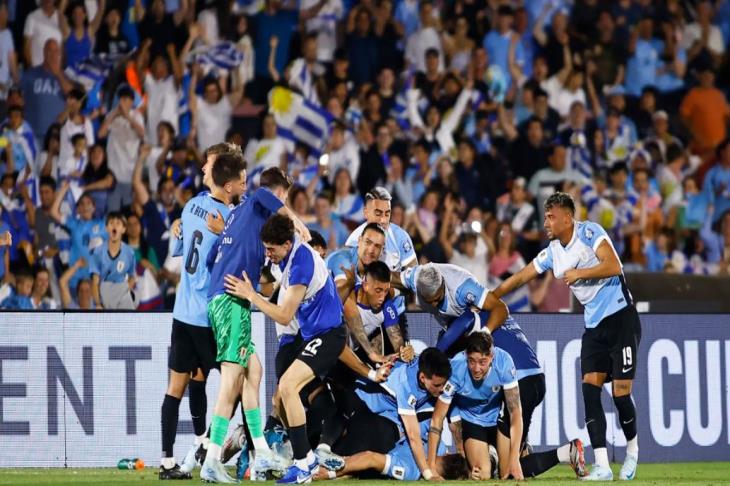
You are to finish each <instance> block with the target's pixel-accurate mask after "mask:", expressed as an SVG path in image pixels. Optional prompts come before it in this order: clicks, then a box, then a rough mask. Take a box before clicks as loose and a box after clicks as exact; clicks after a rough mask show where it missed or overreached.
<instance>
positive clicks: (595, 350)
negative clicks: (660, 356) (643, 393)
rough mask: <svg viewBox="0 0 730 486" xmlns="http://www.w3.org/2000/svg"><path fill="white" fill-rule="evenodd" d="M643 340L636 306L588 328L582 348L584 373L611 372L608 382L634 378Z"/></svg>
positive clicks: (582, 371)
mask: <svg viewBox="0 0 730 486" xmlns="http://www.w3.org/2000/svg"><path fill="white" fill-rule="evenodd" d="M640 341H641V321H639V313H638V312H636V309H635V308H634V306H633V305H629V306H626V307H624V308H623V309H621V310H620V311H618V312H616V313H615V314H611V315H610V316H608V317H605V318H604V319H603V320H602V321H601V322H599V323H598V326H596V327H594V328H593V329H586V331H585V332H584V333H583V343H582V345H581V349H580V368H581V373H582V374H583V375H585V374H586V373H593V372H599V373H607V374H608V377H607V379H606V381H611V380H633V379H634V376H636V359H637V358H638V356H637V354H638V349H639V342H640Z"/></svg>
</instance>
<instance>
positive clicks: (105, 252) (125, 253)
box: [89, 242, 137, 283]
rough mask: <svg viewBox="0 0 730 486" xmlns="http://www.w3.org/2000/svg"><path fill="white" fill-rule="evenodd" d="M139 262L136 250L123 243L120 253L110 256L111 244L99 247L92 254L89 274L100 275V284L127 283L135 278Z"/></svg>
mask: <svg viewBox="0 0 730 486" xmlns="http://www.w3.org/2000/svg"><path fill="white" fill-rule="evenodd" d="M136 265H137V262H136V260H135V258H134V250H132V248H131V247H130V246H129V245H127V244H126V243H124V242H122V246H121V247H120V248H119V253H117V254H116V255H115V256H113V257H112V256H111V255H110V254H109V243H105V244H103V245H99V246H97V247H96V248H94V250H93V251H92V252H91V260H90V261H89V273H91V275H98V276H99V281H100V282H112V283H125V282H126V281H127V280H128V278H129V277H134V267H135V266H136Z"/></svg>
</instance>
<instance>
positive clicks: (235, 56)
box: [192, 41, 243, 71]
mask: <svg viewBox="0 0 730 486" xmlns="http://www.w3.org/2000/svg"><path fill="white" fill-rule="evenodd" d="M192 54H193V61H194V62H195V63H197V64H200V65H201V66H203V69H204V70H206V71H208V70H210V69H211V68H214V67H215V68H218V69H225V70H226V71H232V70H233V69H235V68H237V67H238V66H239V65H240V64H241V63H242V62H243V52H241V51H240V50H238V48H237V47H236V44H234V43H233V42H228V41H226V42H219V43H218V44H216V45H214V46H211V47H203V48H200V49H196V50H195V51H193V53H192Z"/></svg>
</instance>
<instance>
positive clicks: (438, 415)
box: [428, 400, 449, 471]
mask: <svg viewBox="0 0 730 486" xmlns="http://www.w3.org/2000/svg"><path fill="white" fill-rule="evenodd" d="M448 411H449V404H448V403H446V402H444V401H443V400H436V405H435V406H434V408H433V415H432V416H431V427H429V429H428V468H429V469H431V471H435V470H436V453H437V452H438V448H439V447H438V446H439V442H440V441H441V431H442V428H443V426H444V419H445V418H446V414H447V413H448Z"/></svg>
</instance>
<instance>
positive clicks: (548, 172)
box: [527, 144, 588, 220]
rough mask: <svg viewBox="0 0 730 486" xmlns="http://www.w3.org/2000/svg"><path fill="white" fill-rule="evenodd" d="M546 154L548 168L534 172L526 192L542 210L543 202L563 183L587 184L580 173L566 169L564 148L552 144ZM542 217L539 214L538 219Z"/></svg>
mask: <svg viewBox="0 0 730 486" xmlns="http://www.w3.org/2000/svg"><path fill="white" fill-rule="evenodd" d="M548 153H549V154H548V163H549V164H550V167H545V168H544V169H540V170H538V171H537V172H535V175H533V176H532V179H530V183H529V184H528V185H527V192H529V193H530V194H531V195H532V197H534V198H535V200H536V206H537V207H538V208H542V207H543V202H544V201H545V200H546V199H547V198H548V197H549V196H550V195H551V194H552V193H554V192H555V190H556V187H557V186H560V185H562V184H563V183H564V182H574V183H576V184H578V185H579V186H583V185H585V184H586V183H587V182H588V181H587V180H586V178H585V177H584V176H583V175H581V173H580V172H578V171H576V170H573V169H570V168H569V167H568V163H567V157H566V150H565V147H564V146H562V145H559V144H553V145H552V146H551V147H550V148H549V149H548ZM542 216H543V215H542V213H541V214H540V217H539V218H538V219H539V220H542Z"/></svg>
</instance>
